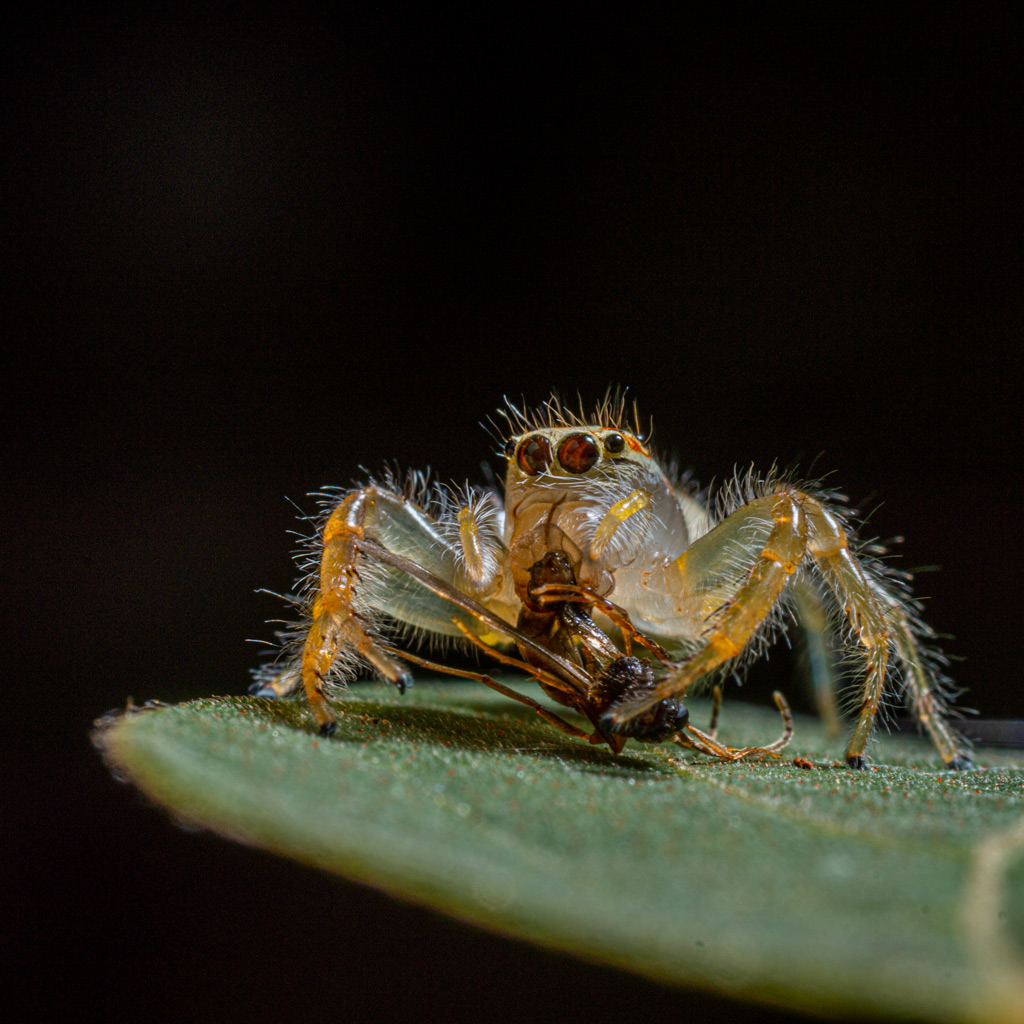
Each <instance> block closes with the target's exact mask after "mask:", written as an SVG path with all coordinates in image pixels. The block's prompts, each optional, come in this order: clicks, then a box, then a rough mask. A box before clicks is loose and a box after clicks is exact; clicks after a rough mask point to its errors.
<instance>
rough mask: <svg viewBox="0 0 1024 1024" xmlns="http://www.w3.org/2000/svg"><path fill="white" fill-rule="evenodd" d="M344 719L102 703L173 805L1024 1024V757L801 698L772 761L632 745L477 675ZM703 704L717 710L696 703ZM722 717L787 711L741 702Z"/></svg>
mask: <svg viewBox="0 0 1024 1024" xmlns="http://www.w3.org/2000/svg"><path fill="white" fill-rule="evenodd" d="M347 697H348V699H346V701H345V702H344V704H339V705H338V708H337V710H338V711H339V726H338V731H337V733H336V734H335V735H334V736H333V737H332V738H330V739H323V738H319V737H317V736H316V735H315V733H314V732H313V730H312V727H311V724H310V721H309V719H308V716H307V713H306V711H305V710H304V708H303V707H302V706H301V705H298V704H294V703H289V702H271V701H266V700H259V699H256V698H239V697H226V698H209V699H205V700H198V701H192V702H190V703H187V704H182V705H178V706H159V707H156V708H153V709H149V710H142V711H130V712H127V713H124V714H122V715H118V716H111V717H108V718H107V719H105V720H103V721H102V722H101V723H100V725H99V728H98V730H97V733H96V740H97V743H98V745H99V746H100V747H101V749H102V750H103V752H104V755H105V757H106V758H107V760H108V763H109V764H110V765H111V766H112V768H113V769H114V771H115V773H117V774H118V775H120V776H121V777H124V778H127V779H128V780H130V781H131V782H133V783H134V784H135V785H137V786H138V787H139V788H140V789H141V790H142V791H143V792H145V793H146V794H147V795H148V796H149V797H150V798H152V799H153V800H155V801H157V802H158V803H160V804H162V805H164V806H165V807H167V808H168V809H169V810H170V811H171V812H172V813H173V814H174V815H175V816H177V817H179V818H182V819H185V820H187V821H189V822H191V823H194V824H199V825H202V826H204V827H206V828H209V829H212V830H213V831H215V832H218V833H220V834H222V835H225V836H228V837H233V838H237V839H240V840H243V841H245V842H248V843H252V844H255V845H258V846H262V847H265V848H267V849H270V850H273V851H276V852H278V853H280V854H284V855H287V856H291V857H294V858H297V859H298V860H300V861H303V862H305V863H308V864H312V865H315V866H317V867H319V868H323V869H326V870H330V871H334V872H336V873H338V874H340V875H343V876H345V877H347V878H351V879H355V880H358V881H361V882H365V883H368V884H371V885H374V886H377V887H379V888H381V889H384V890H386V891H388V892H391V893H393V894H395V895H397V896H400V897H403V898H407V899H411V900H415V901H416V902H419V903H422V904H426V905H428V906H432V907H435V908H437V909H439V910H442V911H444V912H447V913H450V914H453V915H455V916H457V917H459V918H461V919H463V920H466V921H470V922H473V923H476V924H479V925H482V926H484V927H487V928H489V929H492V930H495V931H499V932H502V933H505V934H509V935H513V936H518V937H520V938H525V939H530V940H533V941H536V942H539V943H542V944H544V945H547V946H551V947H555V948H558V949H561V950H565V951H568V952H572V953H575V954H577V955H580V956H584V957H586V958H588V959H594V960H599V961H602V962H607V963H611V964H614V965H616V966H619V967H622V968H626V969H630V970H634V971H638V972H640V973H643V974H646V975H649V976H652V977H655V978H658V979H660V980H662V981H668V982H671V983H676V984H681V985H689V986H699V987H704V988H708V989H713V990H717V991H720V992H724V993H727V994H729V995H732V996H734V997H740V998H750V999H756V1000H763V1001H767V1002H771V1003H775V1004H777V1005H782V1006H788V1007H795V1008H800V1009H804V1010H809V1011H812V1012H823V1013H846V1014H857V1015H865V1014H870V1015H874V1016H879V1017H893V1018H900V1017H913V1018H919V1019H930V1020H937V1021H985V1022H1020V1021H1024V766H1021V765H1020V764H1019V763H1017V764H1014V763H1013V758H1012V757H1011V756H1010V755H1008V754H1000V753H998V752H994V751H978V752H977V753H976V758H975V760H976V764H978V765H979V766H980V767H979V768H977V769H975V770H973V771H968V772H960V773H947V772H943V771H941V764H940V763H939V762H938V760H937V759H936V757H935V756H934V754H933V752H932V750H931V749H930V747H928V746H927V745H926V744H925V743H923V742H922V741H919V740H914V739H906V738H886V739H884V740H880V741H879V742H878V743H877V745H876V746H875V747H874V748H873V750H872V753H873V756H874V759H875V762H876V766H875V767H873V768H871V769H869V770H867V771H863V772H853V771H849V770H847V769H845V768H842V767H836V768H816V769H813V770H805V769H802V768H800V767H797V766H796V765H795V764H794V763H793V760H792V758H793V755H794V753H799V754H800V755H804V756H809V757H810V758H812V759H814V760H815V761H827V762H831V759H832V758H833V757H834V756H835V755H836V754H837V753H838V752H839V751H838V749H837V747H838V745H837V744H836V743H834V742H828V741H826V739H825V738H824V736H823V735H822V733H821V731H820V729H819V727H818V725H817V724H816V723H815V722H813V721H810V720H806V721H805V720H802V719H798V722H797V732H796V739H795V740H794V742H793V744H792V745H791V748H790V750H789V751H787V752H786V753H787V754H788V755H789V756H788V757H784V758H783V759H781V760H779V761H775V762H772V763H770V764H759V763H746V762H738V763H732V764H719V763H710V762H708V761H707V760H706V759H702V758H700V757H696V756H692V755H690V753H689V752H684V751H682V750H680V749H679V748H678V747H673V746H671V745H663V746H650V745H639V744H635V743H630V744H629V745H628V746H627V747H626V749H625V751H624V752H623V753H622V754H620V755H619V756H614V755H612V754H611V753H609V752H608V751H607V750H606V749H603V748H598V747H593V746H589V745H588V744H586V743H585V742H582V741H577V740H574V739H572V738H569V737H566V736H563V735H561V734H559V733H557V732H555V731H553V730H552V729H551V728H550V727H549V726H547V725H546V724H545V723H544V722H542V721H541V720H540V719H539V718H537V717H536V716H534V715H533V714H532V713H531V712H530V711H529V710H528V709H525V708H521V707H520V706H519V705H515V704H512V703H511V702H510V701H508V700H507V699H505V698H502V697H501V696H500V695H497V694H494V693H492V692H491V691H488V690H486V689H485V688H484V687H481V686H479V685H476V684H459V683H454V684H453V683H449V682H437V683H432V682H429V681H425V682H420V683H418V684H417V686H416V688H415V689H414V690H413V691H411V692H410V693H409V694H408V695H407V696H406V697H404V698H401V697H398V696H397V695H391V694H390V693H388V692H385V690H384V688H382V687H376V686H369V685H367V686H359V685H356V686H354V687H352V688H351V689H350V690H349V692H348V695H347ZM692 710H693V713H694V720H695V721H701V720H702V719H703V718H704V717H706V714H707V710H706V708H704V709H702V708H701V706H700V705H699V703H696V702H695V703H694V704H693V705H692ZM723 719H724V720H723V732H722V737H721V738H723V739H724V740H725V741H726V742H731V743H734V744H740V743H744V744H745V743H750V742H758V743H762V742H767V741H769V740H771V739H773V738H774V737H775V736H776V735H777V734H778V732H779V731H780V723H779V720H778V718H777V716H775V715H774V714H772V713H770V712H768V711H765V710H763V709H758V708H751V707H746V706H744V705H739V704H736V703H731V704H728V703H727V705H726V708H725V711H724V716H723Z"/></svg>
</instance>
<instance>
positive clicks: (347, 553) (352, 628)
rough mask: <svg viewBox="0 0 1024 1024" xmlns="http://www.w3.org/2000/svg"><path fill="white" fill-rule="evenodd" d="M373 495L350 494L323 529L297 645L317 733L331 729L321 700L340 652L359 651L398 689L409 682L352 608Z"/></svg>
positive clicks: (368, 491) (405, 672) (330, 719)
mask: <svg viewBox="0 0 1024 1024" xmlns="http://www.w3.org/2000/svg"><path fill="white" fill-rule="evenodd" d="M375 497H376V489H375V488H366V489H364V490H360V491H355V492H354V493H352V494H350V495H349V496H348V497H347V498H345V499H344V500H343V501H342V502H341V504H340V505H339V506H338V507H337V508H336V509H335V510H334V512H333V513H332V514H331V516H330V518H329V519H328V520H327V523H326V525H325V526H324V530H323V554H322V555H321V557H320V586H319V592H318V594H317V596H316V599H315V601H314V603H313V610H312V620H313V621H312V622H311V624H310V627H309V632H308V633H307V634H306V640H305V643H304V644H303V647H302V683H303V685H304V686H305V688H306V697H307V699H308V700H309V707H310V710H311V711H312V712H313V716H314V718H315V719H316V722H317V725H318V726H319V729H320V731H321V732H322V733H328V734H329V733H331V732H333V731H334V716H333V715H332V714H331V711H330V708H328V706H327V700H326V698H325V696H324V681H325V680H326V678H327V675H328V673H329V672H330V670H331V666H332V665H333V664H334V662H335V659H336V658H337V657H338V654H339V650H341V649H342V648H348V649H353V650H355V651H356V652H358V654H360V655H361V656H362V657H363V658H364V659H365V660H366V661H368V662H369V663H370V664H371V665H372V666H373V668H374V670H375V671H376V672H378V673H379V674H380V675H381V676H383V677H384V678H385V679H387V680H388V681H389V682H392V683H394V684H395V685H396V686H398V687H399V689H401V690H403V691H404V690H405V688H406V686H407V685H408V684H409V683H410V682H411V676H410V674H409V671H408V669H406V668H404V667H403V666H401V665H399V664H398V663H397V662H396V661H395V660H394V659H393V658H391V657H390V656H388V655H387V654H386V653H385V652H384V651H383V650H381V649H380V647H378V645H377V644H376V643H374V641H373V639H372V638H371V636H370V634H369V633H368V632H367V630H366V628H365V626H364V624H363V622H362V621H360V618H359V615H358V613H357V612H356V610H355V602H356V594H357V589H358V587H359V562H360V554H359V541H360V540H361V539H362V538H363V535H364V532H365V521H366V519H367V515H368V511H369V509H370V508H372V507H373V504H374V498H375Z"/></svg>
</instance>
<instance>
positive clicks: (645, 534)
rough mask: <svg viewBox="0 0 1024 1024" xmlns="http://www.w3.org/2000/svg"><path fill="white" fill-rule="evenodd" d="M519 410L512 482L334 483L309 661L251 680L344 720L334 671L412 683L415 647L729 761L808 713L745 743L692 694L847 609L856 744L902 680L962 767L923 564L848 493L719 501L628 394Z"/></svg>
mask: <svg viewBox="0 0 1024 1024" xmlns="http://www.w3.org/2000/svg"><path fill="white" fill-rule="evenodd" d="M503 415H504V417H505V419H506V421H507V423H508V426H509V433H510V434H511V436H510V437H509V438H508V442H507V444H506V445H505V446H504V456H505V460H506V464H507V470H506V476H505V488H504V496H502V495H501V494H500V493H499V492H498V491H497V490H495V489H488V488H478V487H466V488H464V489H453V488H446V487H440V486H437V485H428V484H427V482H426V479H425V477H424V476H423V475H422V474H413V475H412V476H411V477H410V478H409V480H408V481H407V483H406V484H405V485H399V484H397V483H396V482H395V481H394V480H392V479H391V478H390V477H389V478H387V479H386V480H384V481H382V482H379V483H378V482H371V483H368V484H366V485H364V486H361V487H356V488H353V489H350V490H347V491H341V492H333V493H332V494H331V495H329V496H328V500H329V505H330V509H329V512H328V513H327V514H326V516H325V517H324V518H323V519H322V521H321V522H320V525H319V527H318V530H317V535H316V538H315V540H314V543H313V549H312V550H313V554H312V558H311V560H310V564H309V566H308V569H309V573H308V576H307V581H308V582H307V585H306V587H305V589H304V593H303V596H301V597H299V598H296V603H298V604H300V605H301V607H302V609H303V615H304V617H303V621H302V622H301V623H299V624H297V626H296V628H295V630H294V631H293V633H291V634H288V635H286V641H290V645H289V643H288V642H286V644H285V647H286V651H287V650H288V649H289V646H290V647H291V648H292V650H291V654H292V657H291V660H288V661H285V662H284V664H283V665H282V663H281V662H280V661H278V662H277V663H276V664H274V665H267V666H264V668H262V669H261V670H259V672H258V674H257V679H256V682H255V683H254V685H253V687H252V689H253V692H256V693H258V694H260V695H262V696H283V695H285V694H286V693H288V692H290V691H292V690H294V689H297V688H298V687H299V685H300V684H301V685H302V687H303V689H304V692H305V695H306V698H307V700H308V702H309V706H310V709H311V711H312V713H313V716H314V717H315V719H316V722H317V724H318V726H319V728H320V731H321V732H322V733H323V734H325V735H329V734H330V733H331V732H333V730H334V722H335V719H334V714H333V712H332V710H331V708H330V706H329V704H328V701H327V693H328V687H329V685H330V684H331V682H332V681H343V680H345V679H346V678H349V677H350V676H351V675H353V674H354V673H355V672H357V671H358V670H359V669H360V668H361V667H367V666H368V667H369V668H370V669H371V670H372V672H374V673H375V674H376V675H378V676H379V677H381V678H382V679H385V680H387V681H389V682H391V683H393V684H395V685H396V686H397V687H398V688H399V689H400V690H402V691H403V692H404V690H405V688H406V686H408V685H409V684H410V683H411V681H412V676H411V672H410V668H409V665H410V664H414V665H420V666H425V667H429V668H432V669H436V670H440V671H444V672H449V673H451V674H454V675H459V676H465V677H469V678H473V679H478V680H479V681H480V682H482V683H485V684H486V685H488V686H490V687H492V688H493V689H496V690H498V691H499V692H501V693H504V694H506V695H507V696H509V697H511V698H512V699H514V700H518V701H520V702H522V703H525V704H528V705H529V706H530V707H532V708H534V709H535V710H536V711H537V712H538V713H539V714H540V715H541V716H542V717H543V718H544V719H545V720H546V721H548V722H549V723H551V724H552V725H553V726H555V727H557V728H558V729H560V730H561V731H563V732H565V733H568V734H569V735H572V736H578V737H583V738H587V739H589V740H590V741H591V742H594V743H603V744H607V745H608V746H609V747H610V748H611V749H612V750H613V751H616V752H618V751H619V750H621V749H622V747H623V745H624V744H625V742H626V740H627V739H628V738H630V737H632V738H635V739H638V740H645V741H655V742H662V741H666V740H674V741H676V742H678V743H681V744H682V745H683V746H686V747H690V748H692V749H695V750H697V751H699V752H701V753H705V754H708V755H711V756H715V757H720V758H726V759H729V760H734V759H736V758H738V757H745V756H749V755H775V754H777V752H778V751H779V750H780V749H781V748H782V747H783V746H785V744H786V743H787V742H788V740H789V737H790V735H791V733H792V726H791V721H790V717H789V712H788V708H787V707H786V704H785V702H784V701H783V700H782V698H781V696H778V695H777V696H776V700H777V703H778V705H779V708H780V711H781V712H782V714H783V718H784V720H785V731H784V733H783V735H782V737H781V738H780V739H779V740H777V741H776V742H775V743H772V744H768V745H766V746H762V747H741V748H733V747H727V746H724V745H722V744H721V743H719V742H718V741H717V739H716V738H715V736H714V728H713V727H712V729H711V730H710V731H709V732H702V731H701V730H699V729H697V728H696V727H695V726H693V725H692V724H691V723H690V722H689V715H688V713H687V711H686V707H685V706H684V704H683V698H684V697H685V696H686V694H687V693H688V692H689V691H690V690H691V689H692V688H693V687H694V686H695V685H696V684H698V683H699V682H702V681H706V680H711V681H712V682H715V681H716V680H718V679H719V678H720V677H721V676H722V675H723V674H724V672H727V671H729V670H732V669H735V668H736V667H737V665H739V664H741V663H743V662H744V661H745V660H749V659H750V658H752V657H754V656H756V655H757V654H759V653H760V652H762V651H763V650H764V648H765V645H766V644H767V643H768V642H769V641H770V640H771V639H772V638H773V636H774V635H776V634H777V633H778V631H779V630H782V629H785V628H786V626H787V624H788V623H790V622H792V621H793V619H794V618H796V619H798V620H799V621H800V623H801V625H802V627H803V628H804V630H805V631H806V633H807V635H808V642H809V644H810V647H811V649H812V650H817V651H819V652H825V651H827V650H828V645H829V644H830V643H831V640H830V635H831V634H830V631H829V629H828V623H829V622H830V609H831V610H833V611H836V612H837V613H838V614H837V615H835V616H832V618H837V617H838V618H840V619H841V622H842V628H840V629H839V630H838V631H837V632H838V634H839V635H840V637H841V638H842V639H845V640H847V641H848V643H849V645H850V646H851V647H853V648H856V649H858V650H859V660H860V669H859V675H858V678H859V681H858V684H857V686H858V688H857V699H856V705H855V708H856V711H855V715H856V717H855V723H854V726H853V732H852V735H851V737H850V741H849V744H848V747H847V752H846V762H847V764H848V765H850V766H851V767H854V768H859V767H863V766H864V763H865V751H866V748H867V744H868V740H869V738H870V735H871V731H872V728H873V726H874V723H875V719H876V717H877V715H878V712H879V708H880V706H881V703H882V700H883V695H884V693H885V691H886V688H887V686H891V687H892V688H894V689H896V690H898V691H899V692H900V693H901V694H902V696H903V698H904V699H905V701H906V703H907V705H908V706H909V708H910V709H911V710H912V712H913V714H914V715H915V717H916V718H917V720H918V721H919V722H920V724H921V725H922V727H923V728H924V729H925V731H927V733H928V734H929V735H930V736H931V738H932V740H933V741H934V743H935V746H936V747H937V749H938V751H939V754H940V756H941V757H942V760H943V762H944V763H945V764H946V766H947V767H949V768H964V767H966V766H967V765H968V764H969V760H968V757H967V753H966V749H967V748H966V745H965V742H964V741H963V740H962V738H961V737H960V736H959V735H958V734H957V733H956V732H955V731H954V730H953V728H952V727H951V726H950V724H949V721H948V715H949V708H948V704H949V696H950V694H949V690H950V687H949V684H948V680H946V678H945V677H944V675H943V673H942V671H941V666H942V665H943V664H944V659H943V658H942V656H941V654H939V653H938V652H937V651H935V650H934V649H932V648H931V647H930V641H931V640H932V638H933V636H934V634H933V633H932V631H931V630H930V629H929V628H928V627H927V626H926V625H925V624H924V623H923V622H922V621H921V619H920V617H919V605H918V603H917V602H916V601H915V600H914V599H913V598H912V597H911V595H910V591H909V588H908V581H909V578H908V577H906V576H905V575H901V574H898V573H895V572H893V571H892V570H891V569H889V568H888V567H887V566H886V565H885V564H884V563H882V562H880V561H879V560H878V559H876V558H875V557H874V556H873V555H872V554H869V553H868V552H867V551H866V550H865V548H864V546H863V545H861V544H859V543H858V542H857V540H856V538H855V536H854V534H853V531H852V529H851V526H850V524H849V521H848V516H847V515H846V514H844V512H843V510H842V509H841V508H840V503H841V501H842V499H841V497H840V496H838V495H836V494H834V493H828V492H825V491H823V490H822V489H821V488H820V487H818V486H815V485H808V484H800V483H797V482H795V481H792V480H788V479H785V478H782V477H780V476H777V475H775V474H774V473H771V474H769V475H767V476H765V477H760V476H758V475H756V474H754V473H748V474H746V475H743V476H741V477H738V478H736V479H735V480H733V481H732V482H731V483H730V484H729V485H728V486H726V487H724V488H722V489H721V492H720V493H719V494H718V495H717V496H716V497H715V499H714V500H713V501H709V500H707V499H706V498H705V497H704V496H703V495H700V494H697V493H696V492H695V491H694V489H693V488H691V487H688V486H686V485H685V483H684V482H681V481H677V480H674V479H673V477H672V474H671V473H670V472H669V471H668V470H666V468H665V467H664V466H663V465H662V464H661V463H660V462H659V461H658V460H657V458H656V457H655V456H654V455H653V454H652V452H651V451H650V449H649V448H648V446H647V445H646V444H645V442H644V440H643V437H642V435H641V432H640V430H639V426H638V423H637V420H636V415H635V410H634V411H633V415H632V417H627V415H626V408H625V403H624V402H623V401H622V399H621V398H613V399H609V400H606V401H605V402H604V403H603V404H602V405H601V407H600V408H599V409H598V411H597V412H596V414H595V415H593V416H586V415H583V414H582V412H581V413H579V414H577V413H574V412H571V411H570V410H568V409H566V408H565V407H564V406H563V405H562V404H561V403H560V402H559V401H558V400H557V399H551V400H550V401H549V402H547V403H546V404H545V405H544V406H543V407H542V408H541V409H540V410H538V411H535V412H521V411H519V410H518V409H517V408H516V407H514V406H512V405H511V404H509V405H508V406H507V408H506V409H505V410H504V413H503ZM425 638H454V639H457V640H463V641H466V642H468V643H470V644H473V645H475V646H476V647H478V648H480V649H482V650H483V651H485V652H486V653H487V654H488V655H489V656H490V657H493V658H495V659H496V660H498V661H500V662H503V663H506V664H511V665H514V666H517V667H519V668H521V669H523V670H524V671H526V672H528V673H529V674H530V675H532V676H533V677H534V678H535V679H536V680H537V682H538V683H539V685H540V686H541V688H542V689H543V690H544V692H545V693H546V694H547V695H548V696H549V697H550V698H551V699H553V700H554V701H555V702H557V703H558V704H560V705H562V706H563V707H567V708H570V709H572V710H573V711H576V712H578V713H579V714H581V715H582V716H583V717H584V718H585V719H586V720H588V721H589V723H590V730H589V731H588V730H587V729H584V728H581V727H580V726H577V725H574V724H572V723H571V722H569V721H567V720H566V719H564V718H562V717H561V716H559V715H557V714H555V713H554V712H553V711H552V710H550V709H549V708H547V707H544V706H543V705H541V704H540V703H539V702H538V701H535V700H533V699H532V698H530V697H527V696H525V695H523V694H521V693H519V692H517V691H515V690H512V689H510V688H509V687H507V686H505V685H503V684H502V683H500V682H498V681H497V680H495V679H493V678H492V677H491V676H490V675H488V674H487V673H484V672H473V671H467V670H464V669H455V668H452V667H448V666H445V665H443V664H439V663H437V662H434V661H430V660H428V659H426V658H425V657H422V656H421V655H420V654H418V653H414V652H413V651H411V650H409V649H408V646H409V644H410V643H413V644H415V642H416V641H421V640H423V639H425ZM635 652H636V653H635ZM638 654H642V655H643V656H642V657H639V656H637V655H638ZM811 662H812V668H813V669H814V671H813V672H812V675H813V677H814V682H815V688H816V693H817V695H818V700H819V705H820V707H821V708H822V711H823V713H824V714H825V715H826V716H828V717H831V718H832V719H835V703H834V683H833V678H832V671H831V667H830V659H829V658H828V657H817V658H814V657H812V659H811ZM715 694H716V709H717V698H718V695H719V694H720V688H718V687H717V686H716V688H715Z"/></svg>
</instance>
